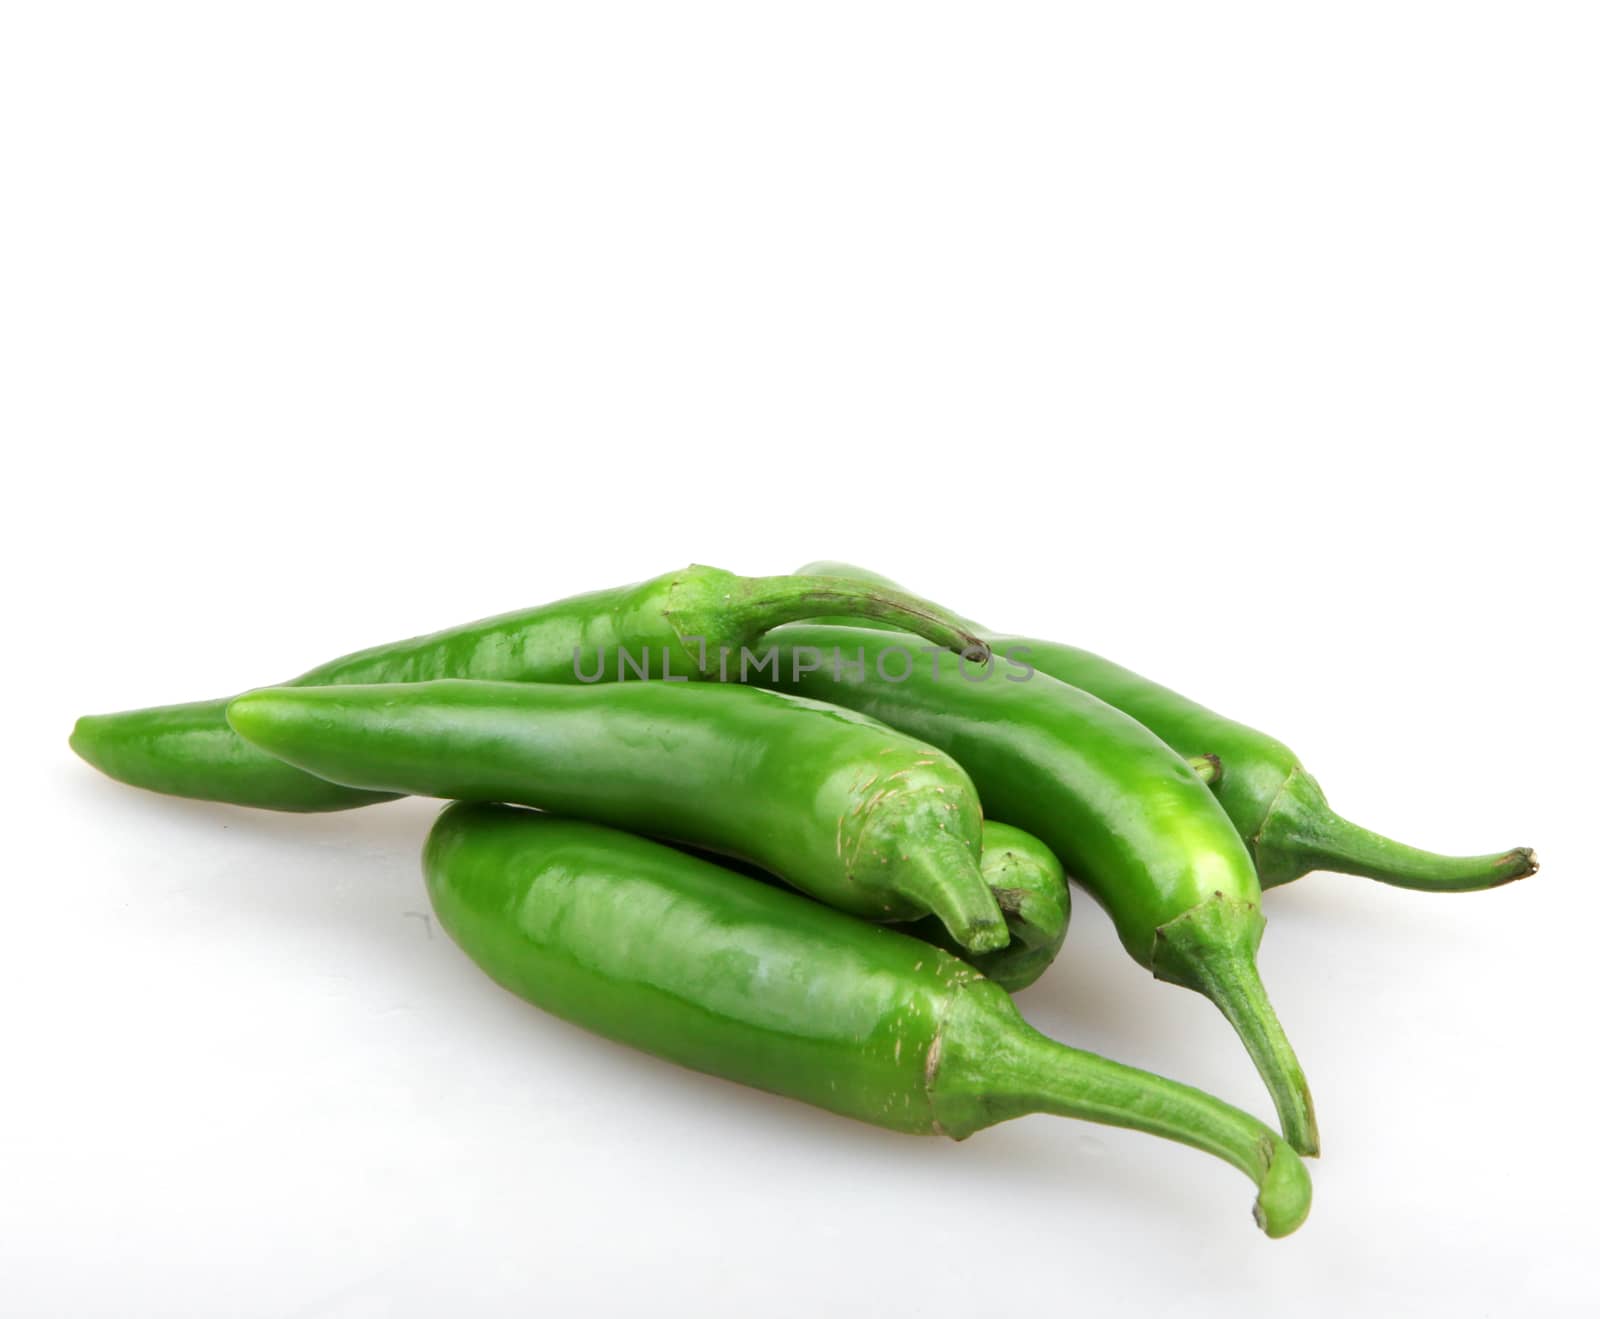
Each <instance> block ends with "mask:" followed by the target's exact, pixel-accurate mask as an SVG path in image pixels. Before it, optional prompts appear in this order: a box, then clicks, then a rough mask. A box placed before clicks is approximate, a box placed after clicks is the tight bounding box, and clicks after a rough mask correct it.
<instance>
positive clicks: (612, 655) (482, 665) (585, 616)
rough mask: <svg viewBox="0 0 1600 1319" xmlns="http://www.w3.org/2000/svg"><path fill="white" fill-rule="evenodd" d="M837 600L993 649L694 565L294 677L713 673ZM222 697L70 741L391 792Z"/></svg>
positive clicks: (126, 765) (83, 731) (201, 792)
mask: <svg viewBox="0 0 1600 1319" xmlns="http://www.w3.org/2000/svg"><path fill="white" fill-rule="evenodd" d="M840 609H847V610H848V611H849V612H850V614H851V615H852V616H855V617H863V618H873V619H879V620H885V621H890V622H892V623H893V624H894V625H895V626H898V627H903V628H906V629H907V630H908V631H911V632H915V633H916V634H918V635H919V636H923V637H926V638H927V639H928V640H930V641H932V642H934V643H935V644H937V645H940V646H946V647H950V648H952V649H955V650H968V649H976V651H977V652H978V653H987V652H985V651H984V650H983V643H982V642H981V641H979V640H978V639H977V638H976V637H975V636H973V635H972V634H971V633H970V632H969V631H968V630H967V629H965V628H962V627H959V626H957V625H956V622H955V620H954V618H953V616H952V615H950V614H949V613H947V612H946V611H944V610H942V609H940V608H939V607H938V606H937V605H932V604H929V603H928V602H927V601H926V600H918V599H916V598H915V597H914V596H909V595H906V594H905V592H903V591H898V590H894V589H885V588H883V587H879V586H874V585H870V584H863V583H861V582H859V581H852V580H849V579H847V578H834V577H818V576H813V575H804V576H793V577H737V576H735V575H734V574H733V573H730V572H724V571H723V570H722V569H720V568H707V567H704V566H702V565H694V566H691V567H689V568H684V569H681V570H679V571H678V572H671V573H666V574H664V575H662V576H660V577H653V578H651V579H650V580H649V581H647V582H640V583H638V584H637V585H634V586H625V587H620V588H618V589H616V590H610V591H594V592H590V593H589V594H587V595H578V596H573V597H571V598H570V599H566V600H559V601H557V602H556V603H554V604H550V605H543V606H540V607H538V608H534V609H524V610H519V611H518V612H516V613H511V614H501V615H499V616H497V617H495V618H486V619H482V620H480V621H478V622H475V623H468V624H465V625H464V626H461V627H453V628H450V629H448V630H446V631H444V632H434V633H431V634H430V635H428V636H422V637H413V638H411V639H410V640H408V641H397V642H391V643H389V644H387V645H382V646H376V647H373V648H372V649H370V650H363V651H358V652H357V653H356V654H353V655H346V656H344V657H342V658H340V659H336V660H331V661H330V662H328V663H327V664H323V665H320V666H318V667H317V668H315V669H312V670H311V672H309V673H306V674H302V675H301V676H300V677H298V678H296V679H294V680H293V682H292V684H290V685H293V686H307V687H323V686H329V685H331V684H335V683H375V682H421V681H425V680H427V679H430V678H486V679H493V680H502V681H512V682H588V681H598V680H600V679H601V678H606V679H608V680H613V681H615V680H626V679H628V678H637V677H643V676H649V677H653V678H661V677H665V676H669V675H670V676H671V677H696V678H701V677H709V676H711V671H710V670H709V669H708V668H707V659H708V656H715V655H716V654H718V653H719V652H720V651H722V650H732V651H733V652H734V653H735V654H738V653H739V652H740V649H741V648H742V647H745V646H749V645H751V644H753V643H754V642H755V640H756V639H757V638H758V637H759V636H760V635H761V634H762V633H763V632H765V631H767V629H768V628H771V627H774V626H776V625H777V624H779V623H788V622H793V621H795V620H797V619H802V618H812V617H815V616H816V615H817V614H821V613H834V612H837V611H838V610H840ZM712 662H713V663H714V660H713V661H712ZM227 705H228V702H227V699H226V698H224V699H222V700H213V701H200V702H196V703H193V704H189V705H167V706H156V707H153V708H151V709H146V710H128V711H124V712H122V713H119V714H106V715H87V716H85V717H84V718H82V719H80V720H78V724H77V727H76V728H74V729H73V732H72V738H71V744H72V749H73V750H74V751H76V752H77V753H78V755H80V756H82V757H83V759H84V760H86V761H88V762H89V764H91V765H93V766H94V767H95V768H96V769H98V770H100V771H102V772H103V773H105V774H108V775H110V776H111V777H112V778H114V779H119V780H121V781H122V782H123V783H130V784H132V785H133V786H134V787H136V788H149V789H152V790H154V791H156V792H165V793H170V794H172V795H175V796H179V797H198V798H201V799H203V800H206V801H224V802H232V803H234V804H236V805H240V806H259V807H264V808H267V809H270V810H278V811H339V810H347V809H349V808H350V807H353V806H366V805H369V804H371V803H373V802H379V801H386V800H388V795H387V794H383V793H372V792H357V791H353V790H351V789H349V788H342V787H338V786H336V785H333V784H328V783H323V782H321V781H320V780H318V779H315V778H312V777H310V776H309V775H306V774H302V773H301V772H300V771H299V770H296V769H293V768H291V767H290V766H288V765H284V764H282V763H281V762H279V761H275V760H273V759H272V758H271V757H270V756H266V755H263V754H262V753H261V752H260V751H257V750H256V749H255V748H253V747H251V746H249V745H247V744H246V743H244V742H242V741H240V740H239V738H238V737H236V736H235V735H234V733H233V732H232V730H231V729H229V727H228V723H227V718H226V716H225V714H224V711H225V710H226V709H227Z"/></svg>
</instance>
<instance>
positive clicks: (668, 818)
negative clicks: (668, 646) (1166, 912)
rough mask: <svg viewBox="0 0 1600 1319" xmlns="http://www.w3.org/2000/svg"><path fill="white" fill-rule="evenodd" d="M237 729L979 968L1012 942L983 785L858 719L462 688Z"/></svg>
mask: <svg viewBox="0 0 1600 1319" xmlns="http://www.w3.org/2000/svg"><path fill="white" fill-rule="evenodd" d="M228 719H229V721H230V722H231V723H232V724H233V727H234V728H235V729H236V730H237V731H238V732H239V733H240V734H241V735H242V736H244V737H245V738H246V739H248V740H249V741H250V742H252V743H254V744H255V745H256V746H258V747H260V748H261V749H262V750H263V751H265V752H266V753H268V754H270V755H273V756H277V757H279V758H280V759H282V760H284V761H287V762H288V763H289V764H291V765H294V766H296V767H298V768H300V769H303V770H305V771H307V772H308V773H311V774H315V775H316V776H318V777H319V778H324V779H327V780H328V781H330V782H333V783H341V784H345V785H348V786H350V787H355V788H362V789H366V790H370V791H379V792H403V793H412V794H416V795H419V796H428V797H456V798H463V799H467V800H473V801H501V802H517V803H520V804H522V805H525V806H538V807H541V808H543V809H545V810H550V811H556V812H559V813H561V814H563V815H570V816H575V817H578V818H581V819H587V820H596V821H599V822H601V823H603V824H610V825H615V826H616V827H618V828H622V829H628V830H631V831H633V832H635V833H643V834H653V835H655V836H657V837H661V838H670V839H675V840H678V841H681V842H685V843H691V844H694V845H696V846H699V847H705V848H709V849H711V850H713V851H717V852H726V853H729V854H731V855H733V856H737V857H741V858H744V859H746V860H748V861H752V862H754V863H755V864H756V865H759V866H761V867H763V868H764V869H766V870H770V871H771V872H772V873H773V874H775V875H778V876H779V877H781V878H782V879H784V880H786V881H787V882H788V883H790V884H793V885H794V886H795V887H796V888H798V889H802V890H803V891H805V892H806V893H809V894H811V895H812V896H813V897H816V898H819V899H821V900H822V901H823V902H827V903H830V904H831V905H833V906H835V907H838V908H839V909H840V910H842V911H848V912H852V913H854V914H855V915H857V916H862V917H865V918H867V919H870V920H882V921H906V920H915V919H917V918H919V917H923V916H926V915H928V914H929V913H930V912H931V913H933V914H934V915H935V916H937V917H938V918H939V920H940V921H941V922H943V924H944V925H945V927H946V928H947V929H948V930H949V931H950V933H951V934H952V935H953V936H954V937H955V938H956V939H957V940H958V941H959V942H960V944H961V945H962V947H964V948H967V949H969V950H971V951H972V952H975V953H985V952H991V951H993V950H995V949H998V948H1002V947H1004V946H1005V944H1006V943H1007V941H1008V940H1009V938H1010V934H1009V932H1008V930H1007V928H1006V924H1005V921H1004V918H1003V917H1002V915H1001V912H1000V908H999V906H998V905H997V904H996V902H995V899H994V897H993V895H992V894H991V893H990V892H989V887H988V885H987V884H986V883H985V882H984V878H983V875H982V872H981V871H980V869H979V864H978V862H979V855H980V848H981V839H982V832H981V831H982V824H983V814H982V809H981V807H980V806H979V803H978V794H977V790H976V789H975V788H974V787H973V786H972V781H971V780H970V779H969V778H968V777H967V775H966V773H965V772H964V771H963V770H962V769H961V767H960V766H959V765H957V764H956V763H955V762H954V761H953V760H951V759H950V758H949V757H948V756H946V755H944V754H942V753H941V752H938V751H935V750H934V749H933V748H932V747H930V746H928V745H926V744H925V743H922V742H918V741H915V740H914V739H912V738H909V737H906V736H904V735H903V734H901V733H897V732H895V731H893V730H892V729H889V728H885V727H884V726H883V725H882V724H880V723H877V722H875V721H873V720H871V719H867V718H863V717H862V716H861V715H858V714H854V713H852V712H850V711H848V710H839V709H835V708H834V707H832V706H828V705H822V704H819V703H818V702H815V701H805V700H800V699H798V698H795V697H788V696H780V695H778V694H777V693H774V692H763V691H756V690H753V689H750V688H743V687H727V686H722V685H720V684H716V683H668V682H638V683H628V684H625V685H618V684H610V685H606V686H595V687H566V686H560V685H557V684H555V683H529V682H472V681H468V680H463V679H447V680H443V681H438V682H412V683H394V684H383V685H379V686H373V687H361V686H352V687H279V688H263V689H262V690H260V691H255V692H250V693H247V694H246V695H244V696H241V697H239V698H238V699H237V700H235V701H234V702H233V703H232V704H231V705H230V706H229V707H228Z"/></svg>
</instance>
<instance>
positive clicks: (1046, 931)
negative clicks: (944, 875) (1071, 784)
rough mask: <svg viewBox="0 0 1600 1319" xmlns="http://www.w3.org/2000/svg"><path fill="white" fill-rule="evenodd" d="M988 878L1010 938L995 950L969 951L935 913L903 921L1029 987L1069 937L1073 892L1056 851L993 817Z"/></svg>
mask: <svg viewBox="0 0 1600 1319" xmlns="http://www.w3.org/2000/svg"><path fill="white" fill-rule="evenodd" d="M979 867H980V869H981V870H982V871H983V879H984V883H986V884H988V886H989V892H991V893H993V894H994V896H995V901H996V902H998V903H999V904H1000V911H1001V913H1002V914H1003V915H1004V916H1005V918H1006V926H1007V928H1009V929H1010V931H1011V942H1010V943H1009V944H1007V945H1006V946H1005V947H1004V948H1001V949H1000V950H999V951H997V952H992V953H969V952H967V951H966V950H965V949H963V948H962V947H961V946H960V945H959V944H957V943H956V942H955V941H954V940H953V939H952V938H951V937H950V935H949V933H948V932H947V931H946V930H945V928H944V926H943V925H941V924H940V923H939V922H938V921H937V920H934V919H933V918H931V917H928V918H925V919H923V920H920V921H914V922H912V923H911V924H909V925H907V926H904V927H903V928H904V929H905V932H906V933H907V934H914V935H916V936H917V938H919V939H923V940H926V941H927V942H928V943H931V944H937V945H938V946H939V947H940V948H944V949H946V950H947V951H949V952H952V953H954V954H955V955H956V956H957V957H962V958H965V959H966V960H967V961H968V962H970V963H971V964H972V965H973V966H975V967H977V968H978V970H980V971H982V972H983V974H984V975H986V976H987V977H988V978H989V979H990V980H993V981H994V982H995V984H997V985H999V986H1000V988H1002V989H1005V990H1008V991H1010V992H1011V993H1015V992H1016V991H1017V990H1019V989H1026V988H1027V987H1028V986H1029V985H1031V984H1032V983H1033V982H1034V981H1035V980H1037V979H1038V978H1039V977H1040V976H1041V975H1043V974H1044V973H1045V971H1046V970H1047V969H1048V968H1049V966H1050V963H1052V962H1053V961H1055V960H1056V955H1057V954H1058V953H1059V952H1060V951H1061V945H1062V944H1063V943H1064V942H1065V941H1066V938H1067V926H1068V924H1069V923H1070V922H1071V920H1072V897H1071V895H1070V894H1069V892H1068V890H1067V878H1066V875H1065V874H1064V873H1063V872H1062V869H1061V862H1059V861H1058V860H1056V855H1055V853H1054V852H1052V851H1051V850H1050V849H1049V848H1048V847H1046V846H1045V845H1044V844H1043V843H1041V842H1040V841H1039V840H1038V839H1037V838H1035V837H1034V836H1033V835H1032V834H1029V833H1024V832H1023V831H1022V830H1021V829H1014V828H1012V826H1011V825H1009V824H1000V823H998V822H996V821H994V820H985V821H984V822H983V856H982V858H981V859H980V861H979Z"/></svg>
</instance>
